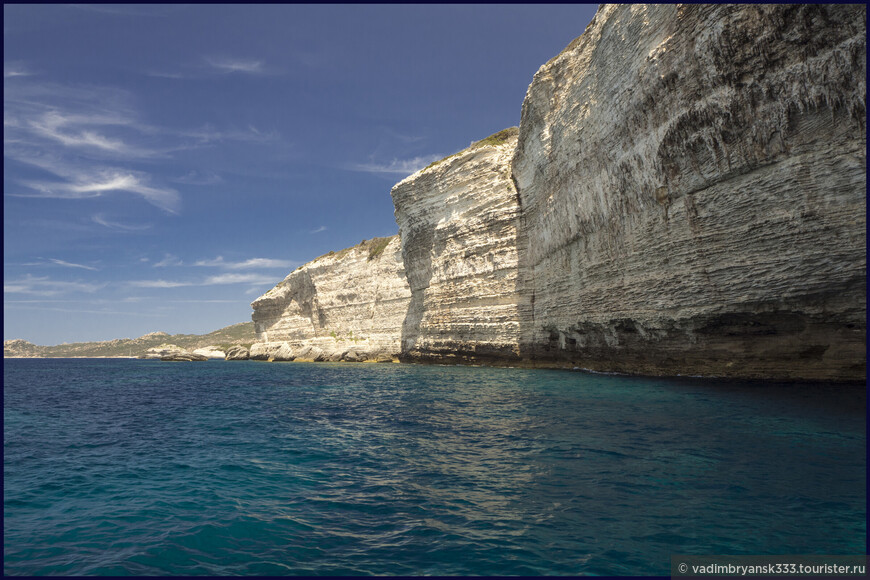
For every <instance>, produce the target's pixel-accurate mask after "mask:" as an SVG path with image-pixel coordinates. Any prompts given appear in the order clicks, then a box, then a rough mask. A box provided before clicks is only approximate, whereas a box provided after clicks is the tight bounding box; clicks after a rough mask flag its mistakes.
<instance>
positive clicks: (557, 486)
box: [3, 359, 867, 576]
mask: <svg viewBox="0 0 870 580" xmlns="http://www.w3.org/2000/svg"><path fill="white" fill-rule="evenodd" d="M3 379H4V381H3V383H4V386H3V395H4V406H3V418H4V427H3V445H4V457H3V459H4V461H3V476H4V487H3V515H4V522H3V536H4V544H3V551H4V559H3V571H4V574H6V575H156V576H159V575H332V576H337V575H379V576H394V575H413V576H423V575H439V576H448V575H461V576H489V575H524V576H546V575H563V576H564V575H569V576H577V575H629V576H631V575H669V574H670V556H671V555H672V554H735V555H740V554H747V555H748V554H768V555H772V554H776V555H780V554H825V555H831V554H849V555H855V554H865V553H866V545H867V544H866V543H867V526H866V521H867V513H866V505H867V504H866V500H867V496H866V483H867V481H866V415H867V414H866V389H865V387H864V386H857V387H848V386H842V385H840V386H836V385H817V384H813V385H795V384H764V383H745V382H744V383H738V382H723V381H711V380H702V379H691V378H676V379H659V378H638V377H628V376H616V375H604V374H593V373H587V372H579V371H578V372H571V371H552V370H524V369H511V368H485V367H463V366H419V365H405V364H348V363H312V364H306V363H271V364H270V363H263V362H253V361H231V362H227V361H209V362H193V363H167V362H160V361H147V360H133V359H6V360H5V361H4V371H3Z"/></svg>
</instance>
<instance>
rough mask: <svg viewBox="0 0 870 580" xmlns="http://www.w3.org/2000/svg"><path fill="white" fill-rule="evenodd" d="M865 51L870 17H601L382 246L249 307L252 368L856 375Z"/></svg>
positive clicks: (761, 10)
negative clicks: (368, 365)
mask: <svg viewBox="0 0 870 580" xmlns="http://www.w3.org/2000/svg"><path fill="white" fill-rule="evenodd" d="M865 48H866V8H865V7H864V6H862V5H608V6H603V7H602V8H601V9H599V11H598V14H597V15H596V17H595V18H594V19H593V21H592V22H591V23H590V24H589V26H588V27H587V29H586V32H585V33H584V34H583V35H582V36H580V37H579V38H577V39H576V40H575V41H574V42H572V43H571V44H570V45H569V46H568V47H567V48H566V49H565V50H564V51H563V52H562V53H561V54H559V55H557V56H556V57H554V58H553V59H552V60H551V61H550V62H548V63H546V64H545V65H544V66H542V67H541V68H540V70H539V71H538V72H537V74H536V75H535V77H534V79H533V81H532V83H531V85H530V86H529V89H528V92H527V94H526V98H525V100H524V102H523V107H522V114H521V122H520V126H519V130H518V131H517V130H516V129H509V130H505V131H502V132H500V133H497V134H495V135H493V136H491V137H489V138H487V139H484V140H482V141H479V142H477V143H473V144H472V145H471V146H470V147H469V148H467V149H465V150H463V151H461V152H459V153H457V154H455V155H451V156H450V157H447V158H445V159H443V160H441V161H439V162H436V163H433V164H432V165H430V166H429V167H427V168H425V169H423V170H421V171H418V172H417V173H415V174H413V175H411V176H409V177H408V178H406V179H405V180H403V181H401V182H400V183H398V184H397V185H396V186H395V187H394V188H393V189H392V192H391V195H392V198H393V202H394V206H395V216H396V222H397V224H398V226H399V232H400V238H399V237H395V238H391V239H390V241H389V245H388V246H387V247H386V248H385V250H384V252H383V255H381V256H379V257H377V258H376V259H373V258H372V257H371V253H370V249H369V248H370V246H367V245H366V244H362V245H361V246H358V247H356V248H350V249H348V250H343V251H342V252H339V254H335V255H328V256H325V257H321V258H319V259H318V260H315V261H314V262H311V263H309V264H306V265H305V266H303V267H302V268H301V269H300V270H298V271H297V272H294V273H292V274H290V276H288V277H287V278H286V279H285V280H284V282H282V283H281V284H279V285H278V286H277V287H276V288H275V289H273V290H272V291H270V292H269V293H268V294H266V295H265V296H263V297H261V298H260V299H258V300H257V301H255V302H254V303H253V307H254V315H253V318H254V321H255V322H256V325H257V326H256V330H257V334H258V337H259V340H260V341H262V342H261V343H260V344H255V345H253V347H252V348H251V356H252V358H261V359H275V360H291V359H294V358H295V359H297V360H299V359H305V360H371V359H380V360H388V359H395V358H399V359H401V360H406V361H421V362H485V363H492V364H511V365H514V364H516V365H524V366H541V367H568V368H574V367H580V368H586V369H592V370H600V371H617V372H627V373H636V374H647V375H680V374H682V375H704V376H721V377H732V378H758V379H783V380H790V379H793V380H825V381H855V380H863V379H864V378H865V376H866V356H865V344H866V321H865V319H866V250H865V244H866V193H865V192H866V128H865V100H866V88H865V79H866V56H865ZM406 274H407V276H406ZM351 336H352V337H353V338H351Z"/></svg>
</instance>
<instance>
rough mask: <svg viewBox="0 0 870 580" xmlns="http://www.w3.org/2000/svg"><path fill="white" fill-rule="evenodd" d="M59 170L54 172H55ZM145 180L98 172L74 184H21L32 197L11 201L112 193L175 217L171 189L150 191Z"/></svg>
mask: <svg viewBox="0 0 870 580" xmlns="http://www.w3.org/2000/svg"><path fill="white" fill-rule="evenodd" d="M59 171H61V170H57V171H56V172H59ZM146 179H147V177H146V176H144V175H142V174H139V175H134V174H133V173H126V174H124V173H114V172H99V174H95V175H84V174H81V175H79V176H77V178H76V179H75V181H74V182H72V183H71V182H66V183H65V182H47V181H22V182H20V183H21V184H22V185H24V186H25V187H27V188H29V189H31V190H33V192H32V193H11V194H8V195H12V196H14V197H48V198H55V199H85V198H89V197H100V196H103V195H106V194H108V193H113V192H128V193H134V194H137V195H140V196H142V197H143V198H144V199H145V200H146V201H147V202H148V203H150V204H151V205H154V206H156V207H159V208H160V209H162V210H164V211H166V212H168V213H172V214H177V213H178V211H179V208H180V205H181V197H180V196H179V195H178V192H177V191H175V190H174V189H168V188H159V187H151V186H150V185H147V183H146V181H145V180H146Z"/></svg>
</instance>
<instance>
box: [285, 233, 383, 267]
mask: <svg viewBox="0 0 870 580" xmlns="http://www.w3.org/2000/svg"><path fill="white" fill-rule="evenodd" d="M397 237H399V234H396V235H394V236H387V237H384V238H372V239H370V240H363V241H361V242H360V243H358V244H357V245H355V246H351V247H349V248H345V249H343V250H339V251H337V252H335V251H332V250H330V251H329V252H327V253H325V254H323V255H322V256H317V257H316V258H314V259H313V260H311V261H310V262H306V263H305V264H302V265H301V266H299V267H298V268H296V270H301V269H302V268H304V267H305V266H307V265H309V264H313V263H314V262H317V261H318V260H321V259H323V258H331V257H334V258H335V259H336V260H341V259H342V258H344V257H345V256H346V255H347V254H348V253H349V252H351V250H359V251H361V252H368V259H369V260H374V259H375V258H377V257H378V256H380V255H381V254H382V253H383V252H384V249H385V248H386V247H387V246H388V245H390V242H392V241H393V240H394V239H395V238H397ZM296 270H294V272H295V271H296Z"/></svg>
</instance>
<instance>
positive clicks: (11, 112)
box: [3, 4, 596, 344]
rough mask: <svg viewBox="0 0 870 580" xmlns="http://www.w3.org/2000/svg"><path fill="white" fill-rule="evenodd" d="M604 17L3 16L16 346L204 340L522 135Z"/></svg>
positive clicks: (201, 12)
mask: <svg viewBox="0 0 870 580" xmlns="http://www.w3.org/2000/svg"><path fill="white" fill-rule="evenodd" d="M595 10H596V6H595V5H516V4H509V5H414V6H410V5H377V6H364V5H350V6H338V5H305V6H303V5H259V6H245V5H189V6H184V5H141V6H139V5H118V6H112V5H91V6H86V5H80V6H71V5H4V7H3V12H4V31H3V45H4V63H3V72H4V74H3V89H4V91H3V92H4V102H3V120H4V130H3V136H4V145H3V155H4V170H3V192H4V195H3V208H4V221H3V228H4V234H3V240H4V256H3V258H4V263H3V275H4V292H3V298H4V304H3V306H4V308H3V311H4V329H3V332H4V339H5V340H8V339H12V338H24V339H26V340H30V341H31V342H34V343H36V344H58V343H61V342H76V341H91V340H108V339H112V338H124V337H130V338H133V337H137V336H141V335H142V334H145V333H148V332H152V331H157V330H162V331H165V332H169V333H180V332H183V333H204V332H209V331H212V330H215V329H218V328H220V327H223V326H226V325H229V324H234V323H237V322H244V321H247V320H250V314H251V308H250V302H251V301H253V300H254V299H255V298H256V297H257V296H259V295H261V294H262V293H263V292H265V291H267V290H268V289H269V288H271V287H272V286H274V285H275V284H276V283H277V282H279V281H280V280H281V279H283V278H284V276H286V275H287V273H289V272H290V271H291V270H293V269H294V268H295V267H296V266H298V265H300V264H302V263H304V262H307V261H309V260H311V259H313V258H315V257H317V256H319V255H322V254H324V253H326V252H328V251H330V250H339V249H341V248H345V247H348V246H352V245H354V244H357V243H359V242H360V241H362V240H363V239H368V238H371V237H374V236H386V235H392V234H395V233H396V232H397V231H398V228H397V226H396V223H395V219H394V216H393V206H392V202H391V200H390V188H391V187H392V186H393V184H395V183H396V182H398V181H399V180H401V179H402V178H404V177H406V176H407V175H409V174H410V173H412V172H414V171H416V170H417V169H419V168H420V167H423V166H425V165H426V164H428V163H429V162H431V161H433V160H435V159H440V158H441V157H444V156H445V155H449V154H451V153H454V152H455V151H458V150H460V149H462V148H464V147H466V146H468V144H469V143H471V142H472V141H475V140H478V139H482V138H484V137H487V136H488V135H490V134H492V133H495V132H496V131H499V130H501V129H503V128H505V127H510V126H513V125H517V124H518V123H519V119H520V110H521V106H522V101H523V97H524V96H525V91H526V89H527V87H528V85H529V83H530V82H531V80H532V77H533V75H534V73H535V72H536V71H537V69H538V68H539V67H540V66H541V65H542V64H544V63H545V62H546V61H547V60H549V59H550V58H552V57H553V56H555V55H556V54H558V53H559V52H560V51H561V50H562V49H563V48H564V47H565V46H567V45H568V43H570V42H571V41H572V40H573V39H574V38H576V37H577V36H579V35H580V34H581V33H582V32H583V30H584V29H585V27H586V25H587V24H588V23H589V21H590V20H591V18H592V16H593V15H594V13H595Z"/></svg>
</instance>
